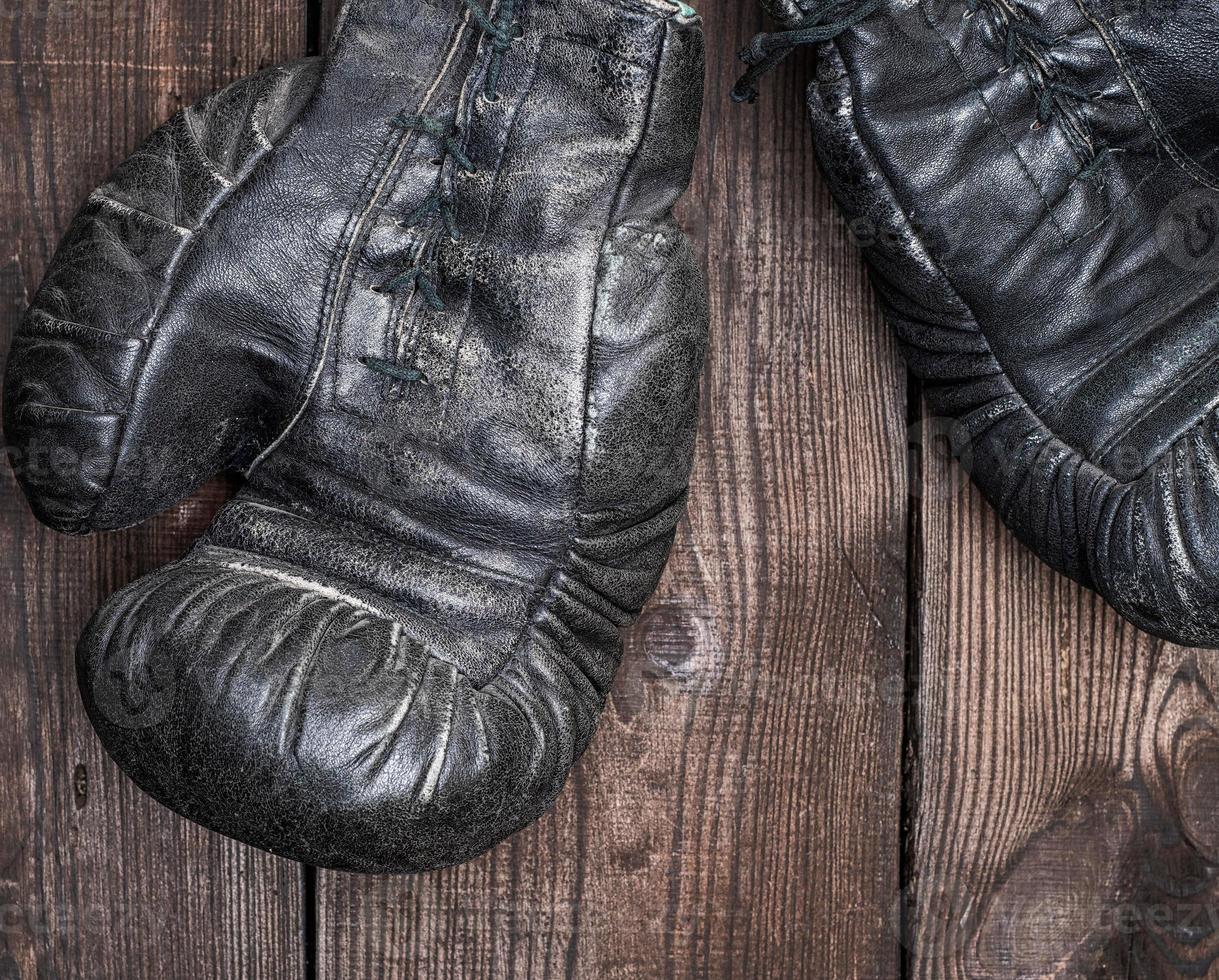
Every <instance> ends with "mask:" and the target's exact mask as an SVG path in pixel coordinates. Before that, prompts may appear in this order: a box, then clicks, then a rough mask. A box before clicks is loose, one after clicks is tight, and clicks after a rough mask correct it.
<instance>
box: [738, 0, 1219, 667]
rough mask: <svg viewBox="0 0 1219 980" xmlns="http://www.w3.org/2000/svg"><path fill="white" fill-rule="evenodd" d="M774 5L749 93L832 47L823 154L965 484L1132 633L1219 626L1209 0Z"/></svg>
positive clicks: (1214, 150)
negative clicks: (773, 70)
mask: <svg viewBox="0 0 1219 980" xmlns="http://www.w3.org/2000/svg"><path fill="white" fill-rule="evenodd" d="M771 11H772V13H773V14H774V15H775V16H776V17H778V18H780V19H781V21H782V22H783V24H784V25H785V29H784V30H783V31H780V32H777V33H774V34H768V35H762V36H760V37H758V38H756V39H754V41H753V43H752V44H750V45H749V47H748V48H746V50H745V51H744V52H743V54H742V57H744V58H745V60H746V61H747V62H749V64H750V69H749V71H748V74H747V75H746V77H745V78H743V79H742V80H741V82H740V83H739V85H738V87H737V90H736V92H735V95H736V97H737V98H738V99H740V100H746V99H750V98H752V97H753V96H754V95H755V94H756V93H755V91H754V86H755V83H756V82H757V80H758V77H759V76H760V75H761V74H762V73H763V72H765V71H766V70H767V69H768V68H770V67H771V66H773V65H774V64H776V63H777V62H778V61H779V60H780V59H781V58H782V57H783V56H784V55H785V54H786V53H788V52H789V51H790V50H791V49H792V48H793V47H794V46H796V45H799V44H806V43H813V44H817V45H820V46H821V50H820V54H819V60H818V67H817V78H816V81H815V82H814V83H813V84H812V85H811V86H810V88H809V91H808V102H809V107H810V109H811V114H812V120H813V127H814V142H815V146H816V150H817V154H818V157H819V159H820V162H821V165H822V169H823V171H824V173H825V176H826V179H827V181H828V183H829V185H830V187H831V189H832V190H833V193H834V195H835V197H836V198H837V200H838V203H839V205H840V206H841V208H842V210H843V211H844V212H845V215H846V216H847V218H848V219H849V220H850V222H851V226H852V228H853V229H854V230H855V231H856V232H857V234H858V235H859V236H860V238H861V239H862V240H863V241H862V244H863V245H864V246H865V249H864V250H865V253H866V255H867V259H868V262H869V264H870V267H871V272H872V278H873V281H874V283H875V285H876V288H877V290H878V292H879V294H880V297H881V300H882V303H883V305H884V307H885V311H886V313H887V316H888V319H889V321H890V322H891V323H892V324H893V326H894V327H895V328H896V330H897V332H898V334H899V335H900V338H901V341H902V343H903V346H904V348H905V352H906V354H907V357H908V359H909V363H910V365H911V367H912V369H913V370H914V372H915V373H916V374H917V375H918V376H919V377H921V378H922V379H923V381H924V383H925V389H924V390H925V392H926V397H927V401H928V403H929V404H930V406H931V407H932V409H933V410H934V411H936V412H937V413H940V414H943V415H945V416H950V417H952V418H954V419H956V420H957V423H958V425H957V430H958V431H957V440H956V441H957V443H958V446H957V448H958V450H959V451H960V452H961V455H962V457H963V458H964V459H965V460H966V461H967V462H968V464H969V467H970V470H971V474H972V476H973V478H974V480H975V481H976V482H977V483H978V484H979V486H980V487H981V488H982V490H983V491H984V492H985V493H986V495H987V497H988V498H989V499H990V500H991V502H992V503H993V504H994V505H995V507H996V508H997V509H998V510H999V512H1000V513H1001V514H1002V516H1003V518H1004V520H1005V521H1006V522H1007V523H1008V524H1009V525H1010V526H1011V528H1012V529H1013V530H1014V531H1015V532H1016V534H1017V535H1018V536H1019V537H1020V538H1021V540H1023V541H1024V542H1026V543H1027V544H1028V545H1029V546H1030V547H1031V548H1032V549H1033V550H1034V551H1036V552H1037V553H1038V554H1039V555H1041V557H1042V558H1044V559H1045V560H1046V561H1047V562H1048V563H1049V564H1051V565H1052V566H1054V567H1055V568H1057V569H1059V570H1061V571H1063V572H1065V573H1067V574H1068V575H1070V576H1071V577H1073V578H1075V579H1076V580H1078V581H1080V582H1082V583H1084V584H1085V585H1088V586H1091V587H1092V588H1095V589H1096V590H1097V591H1099V592H1100V593H1101V594H1102V595H1103V596H1104V597H1105V598H1106V599H1107V600H1108V601H1109V602H1111V603H1112V604H1113V605H1114V606H1115V607H1116V608H1117V609H1118V610H1119V611H1120V612H1121V613H1123V614H1124V615H1125V616H1127V617H1129V618H1130V619H1131V620H1133V621H1134V622H1135V623H1137V624H1138V625H1139V626H1141V627H1143V628H1144V629H1147V630H1149V631H1150V632H1152V633H1156V634H1158V635H1160V636H1163V637H1168V638H1170V639H1173V640H1176V641H1179V642H1182V643H1187V644H1194V645H1203V646H1217V645H1219V431H1217V428H1216V426H1217V415H1216V411H1217V409H1219V356H1217V355H1219V329H1217V328H1219V69H1217V66H1219V8H1217V7H1216V5H1215V3H1214V2H1213V0H1159V2H1148V0H837V2H824V3H817V2H808V0H773V2H772V4H771Z"/></svg>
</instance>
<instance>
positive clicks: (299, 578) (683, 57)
mask: <svg viewBox="0 0 1219 980" xmlns="http://www.w3.org/2000/svg"><path fill="white" fill-rule="evenodd" d="M492 13H493V15H495V14H497V12H496V11H492ZM513 18H514V20H515V21H516V22H517V23H519V25H520V30H519V32H518V33H519V35H520V36H519V37H517V38H516V39H515V40H514V41H513V42H512V44H511V46H510V47H509V48H508V50H507V52H506V53H505V55H504V58H503V63H502V75H501V78H500V81H499V84H498V86H497V88H496V92H495V95H494V97H489V96H488V93H487V91H486V72H487V70H488V66H489V63H490V62H491V60H492V58H493V55H494V52H493V47H492V44H491V39H490V38H489V37H488V36H487V33H486V32H485V31H483V30H481V29H480V28H479V26H478V24H477V22H476V20H475V19H473V18H471V16H470V15H469V14H468V12H467V11H466V8H465V7H464V6H463V5H462V4H461V3H460V2H458V0H355V2H353V3H352V4H350V5H349V6H348V8H347V9H346V10H345V12H344V13H343V15H342V17H341V20H340V23H339V25H338V27H337V29H336V38H335V41H334V43H333V45H332V47H331V50H330V51H329V53H328V55H327V56H326V58H325V59H324V60H313V61H306V62H302V63H299V64H296V65H290V66H286V67H282V68H276V69H272V70H270V71H268V72H263V73H261V74H259V75H257V76H255V77H253V78H251V79H249V80H247V81H244V82H241V83H238V84H237V85H235V86H233V87H231V88H229V89H226V90H225V91H224V92H222V93H220V94H218V95H216V96H214V97H212V98H210V99H208V100H206V101H204V102H203V103H201V104H200V105H199V106H197V107H195V108H193V109H189V110H187V111H186V112H185V113H183V114H181V115H179V116H178V117H176V118H175V119H173V120H172V121H171V122H169V123H168V124H166V126H164V127H162V129H161V130H159V131H158V132H157V133H156V134H154V135H153V137H152V138H151V139H150V140H149V141H148V142H147V143H146V144H145V145H144V147H143V148H142V149H141V150H140V151H139V152H138V153H136V154H135V155H134V156H133V157H132V158H131V159H130V160H129V161H127V163H125V164H124V165H123V166H121V167H120V168H119V169H118V171H117V172H116V173H115V175H114V176H113V177H112V178H111V179H110V181H108V182H107V183H106V184H105V185H103V187H102V188H100V189H99V191H98V192H97V193H95V194H94V195H93V196H91V197H90V199H89V201H88V202H87V203H86V204H85V206H84V207H83V209H82V210H81V212H80V214H79V216H78V217H77V218H76V220H75V221H74V223H73V225H72V227H71V230H70V231H69V232H68V235H67V238H66V239H65V241H64V243H63V245H62V247H61V249H60V251H59V253H58V255H57V257H56V259H55V261H54V263H53V265H52V267H51V270H50V272H49V273H48V275H47V279H46V282H45V283H44V285H43V287H42V288H41V289H40V290H39V292H38V294H37V295H36V297H35V299H34V302H33V305H32V307H31V310H30V312H29V314H28V316H27V318H26V319H25V321H24V323H23V325H22V327H21V330H20V332H19V334H18V337H17V339H16V340H15V342H14V347H13V352H12V355H11V358H10V363H9V368H8V375H7V383H6V392H5V425H6V429H7V434H8V438H9V441H10V443H12V444H15V445H16V446H17V447H18V448H19V449H20V450H21V451H22V452H21V454H20V455H19V459H25V460H26V461H27V463H28V460H29V459H31V458H33V457H34V456H38V455H39V453H38V452H37V450H38V448H39V447H42V448H43V450H44V452H43V453H42V454H41V455H42V457H43V458H46V457H56V458H58V459H59V460H60V465H42V466H34V465H19V466H18V472H19V476H20V478H21V480H22V482H23V486H24V488H25V490H26V492H27V494H28V495H29V498H30V501H31V504H32V506H33V507H34V508H35V510H36V512H37V513H38V515H39V516H40V517H41V518H42V519H43V520H44V521H46V522H47V523H49V524H51V525H52V526H55V527H58V528H60V529H62V530H65V531H74V532H87V531H94V530H99V529H104V528H114V527H121V526H124V525H127V524H131V523H133V522H135V521H139V520H142V519H144V518H145V517H147V516H148V515H150V514H153V513H156V512H157V511H159V510H161V509H163V508H165V507H166V506H169V505H170V504H172V503H173V502H174V501H176V500H178V499H180V498H182V497H183V496H184V495H186V494H188V493H190V492H191V491H193V490H194V489H195V488H197V487H198V486H199V485H200V483H201V482H202V481H204V480H205V479H207V478H208V477H210V476H211V475H212V474H214V473H215V472H217V471H218V470H221V469H225V468H229V469H239V470H242V471H244V472H246V474H247V480H246V482H245V484H244V486H243V488H242V489H241V491H240V492H239V494H238V495H237V497H236V498H235V499H234V500H233V501H232V502H230V503H229V504H228V505H226V506H225V507H224V508H223V510H222V511H221V512H220V513H219V514H218V515H217V517H216V519H215V521H214V523H213V525H212V526H211V528H210V530H209V531H208V532H207V533H206V535H205V536H204V538H203V539H202V540H201V541H200V542H199V543H198V545H197V546H196V547H195V548H194V549H193V550H192V551H191V552H190V553H189V554H188V555H187V556H186V557H185V558H184V559H182V560H181V561H179V562H176V563H174V564H172V565H170V566H168V567H165V568H162V569H160V570H158V571H156V572H154V573H153V574H151V575H148V576H147V577H145V578H143V579H141V580H139V581H137V582H135V583H133V584H132V585H130V586H128V587H127V588H125V589H123V590H122V591H120V592H119V593H117V594H116V595H115V596H114V597H113V598H111V599H110V600H109V601H108V602H107V603H106V605H105V606H104V607H103V608H102V609H101V610H100V611H99V612H98V613H97V615H96V616H95V617H94V619H93V621H92V622H91V624H90V625H89V627H88V629H87V631H86V633H85V635H84V637H83V638H82V639H81V642H80V646H79V651H78V667H79V679H80V685H81V690H82V693H83V695H84V699H85V704H86V707H87V708H88V711H89V714H90V717H91V719H92V721H93V724H94V726H95V728H96V729H97V731H98V734H99V735H100V736H101V738H102V741H103V742H104V744H105V746H106V748H107V750H108V751H109V752H110V753H111V755H112V756H113V757H114V758H115V759H116V760H117V761H118V762H119V764H120V765H121V766H122V767H123V768H124V769H125V770H126V771H127V772H128V773H129V774H130V775H131V776H132V777H133V778H134V779H135V780H136V781H137V782H138V783H139V784H140V785H141V786H142V787H144V789H146V790H147V791H148V792H149V793H151V794H152V795H153V796H155V797H156V798H157V799H159V800H161V801H162V802H163V803H165V804H167V805H168V806H170V807H173V808H174V809H175V810H177V811H178V812H180V813H182V814H184V815H186V816H188V817H190V818H192V819H194V820H197V821H199V822H200V823H203V824H205V825H206V826H208V827H211V828H213V829H215V830H218V831H221V832H223V833H225V834H228V835H231V836H232V837H235V838H237V839H239V840H242V841H246V842H249V843H251V844H255V845H257V846H259V847H263V848H266V849H268V850H271V851H274V852H276V853H279V854H283V855H287V856H290V857H294V858H297V859H300V860H303V861H308V862H310V863H313V864H318V865H324V866H328V867H335V868H344V869H350V870H357V871H419V870H424V869H428V868H435V867H439V866H442V865H446V864H451V863H454V862H458V861H461V860H464V859H467V858H469V857H471V856H473V855H475V854H478V853H479V852H481V851H483V850H485V849H487V848H488V847H490V846H492V845H494V844H495V843H496V842H498V841H499V840H501V839H502V838H504V837H505V836H507V835H508V834H510V833H512V832H513V831H515V830H517V829H518V828H520V827H522V826H523V825H524V824H526V823H527V822H529V821H530V820H532V819H534V818H536V817H537V816H538V815H539V814H540V813H542V812H543V811H544V810H545V809H546V808H547V807H548V806H549V805H550V804H551V802H552V801H553V800H554V799H555V797H556V795H557V794H558V792H559V790H560V788H561V787H562V785H563V782H564V780H565V778H566V774H567V772H568V770H569V769H570V767H571V766H572V764H573V762H574V761H575V759H576V758H577V757H578V756H579V755H580V753H581V752H582V751H583V750H584V748H585V746H586V745H587V744H588V741H589V739H590V737H591V736H592V733H593V729H594V727H595V723H596V719H597V716H598V713H599V711H600V709H601V707H602V705H603V703H604V701H605V698H606V695H607V692H608V690H609V687H610V683H611V680H612V678H613V676H614V671H615V668H616V666H617V663H618V659H619V656H620V638H619V631H620V630H621V628H622V627H623V626H625V625H627V624H628V623H629V622H631V620H632V619H633V618H634V617H635V616H636V615H637V613H638V612H639V610H640V609H641V607H642V606H643V604H644V602H645V601H646V600H647V598H648V596H649V595H650V593H651V592H652V590H653V589H654V587H655V585H656V583H657V580H658V578H659V575H660V573H661V570H662V567H663V565H664V563H665V559H666V556H667V553H668V550H669V547H670V544H671V542H672V539H673V534H674V529H675V525H676V523H677V521H678V519H679V516H680V514H681V513H682V511H683V508H684V505H685V497H686V492H687V482H688V478H689V472H690V467H691V460H692V452H693V442H694V434H695V423H696V415H697V402H698V381H699V376H700V372H701V363H702V357H703V350H704V345H705V337H706V321H707V312H706V296H705V286H704V284H703V282H702V278H701V272H700V270H699V266H698V264H697V262H696V260H695V256H694V254H693V250H692V247H691V245H690V243H689V241H688V240H687V238H686V236H685V235H684V234H683V233H682V231H681V230H680V229H679V228H678V227H677V225H676V224H675V223H674V220H673V217H672V212H671V208H672V206H673V204H674V203H675V200H676V199H677V197H678V196H679V195H680V193H681V192H682V191H683V190H684V189H685V187H686V185H687V183H688V181H689V178H690V172H691V168H692V158H693V151H694V145H695V140H696V136H697V131H698V122H699V115H700V111H701V98H702V69H703V56H702V35H701V25H700V22H699V21H698V19H697V18H696V17H694V16H693V15H690V14H689V13H688V12H686V11H685V10H684V9H683V8H679V7H677V6H676V5H672V4H669V3H667V2H663V0H565V2H563V3H555V2H544V0H517V2H516V3H515V9H514V11H513ZM399 113H407V114H414V113H421V114H427V115H429V116H431V117H434V118H438V119H445V120H449V119H451V120H454V121H455V122H456V123H457V125H458V126H459V127H460V140H461V147H462V151H463V152H464V154H465V155H466V156H468V157H469V160H470V162H471V163H472V165H473V169H472V172H470V173H466V172H464V171H462V170H460V168H458V167H457V164H456V162H455V158H454V157H453V156H452V155H446V154H445V153H444V152H443V151H442V149H441V148H440V141H439V140H438V139H436V138H435V137H433V136H430V135H427V134H426V133H420V132H417V131H414V130H410V129H407V128H404V127H402V126H400V125H396V124H395V123H394V117H395V116H397V115H398V114H399ZM437 158H439V159H440V160H441V161H442V165H441V166H440V167H437V165H436V163H435V162H434V160H435V159H437ZM450 179H451V181H452V183H451V185H446V186H451V187H452V188H453V190H454V200H455V202H456V205H455V206H456V220H457V225H458V226H459V228H460V230H461V237H460V238H459V239H457V240H454V239H452V238H450V237H449V235H448V232H447V230H446V229H445V226H444V224H443V223H442V222H441V221H440V218H439V217H438V216H437V215H432V216H430V217H426V218H424V217H420V218H418V219H417V220H416V221H414V222H411V221H407V222H406V223H407V225H408V226H409V227H402V226H401V225H400V224H399V222H401V221H403V219H404V216H410V215H412V213H413V212H416V211H417V210H418V208H419V205H420V204H421V202H423V201H424V200H425V199H426V198H427V196H428V195H429V194H431V193H432V192H433V190H434V189H435V188H436V187H437V185H438V181H447V180H450ZM436 236H440V237H439V239H438V241H439V245H438V252H437V270H436V280H437V288H438V290H439V293H440V298H441V299H442V300H443V305H444V309H443V310H438V309H434V308H433V307H432V305H430V304H429V303H427V302H425V301H424V297H422V296H421V295H420V292H419V290H405V291H402V290H400V291H398V292H396V293H395V292H391V291H385V290H382V289H378V288H374V287H379V286H381V285H382V284H384V283H385V282H386V281H387V280H390V279H391V278H392V277H394V276H395V274H396V273H398V272H399V271H400V270H401V269H402V268H403V267H404V266H405V265H408V264H409V263H410V262H411V261H412V259H413V257H414V256H415V255H416V254H417V253H418V251H419V250H420V249H421V248H423V247H424V246H425V245H426V244H427V243H428V242H429V241H432V240H436ZM378 358H379V359H382V360H385V361H393V362H394V363H397V364H401V365H408V364H409V365H410V366H411V368H412V369H413V370H417V371H418V372H419V374H420V376H419V377H418V379H417V380H401V379H396V378H393V377H389V376H386V374H384V373H383V372H381V373H379V372H378V371H375V370H373V369H372V368H370V366H369V364H368V363H367V362H368V361H369V359H378ZM65 460H66V461H68V465H65V464H64V461H65Z"/></svg>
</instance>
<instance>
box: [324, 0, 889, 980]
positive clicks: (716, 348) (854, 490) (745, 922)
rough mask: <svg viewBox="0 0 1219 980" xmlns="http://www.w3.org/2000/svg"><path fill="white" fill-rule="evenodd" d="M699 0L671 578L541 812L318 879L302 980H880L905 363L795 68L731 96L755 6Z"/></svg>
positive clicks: (802, 71)
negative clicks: (702, 26)
mask: <svg viewBox="0 0 1219 980" xmlns="http://www.w3.org/2000/svg"><path fill="white" fill-rule="evenodd" d="M700 10H701V12H702V14H703V16H704V18H705V20H706V28H707V37H708V42H709V55H710V57H709V65H708V72H707V76H708V82H709V88H708V92H707V109H706V116H705V126H704V132H703V142H702V151H701V155H700V157H699V160H698V164H697V168H696V179H695V186H694V188H693V190H692V191H691V194H690V196H689V198H688V199H687V201H686V202H685V205H684V207H683V209H682V218H683V220H684V222H685V224H686V226H687V227H688V228H689V229H690V230H691V232H692V233H693V235H694V236H695V238H696V239H697V240H698V242H699V243H700V247H701V248H702V251H703V255H704V257H705V263H706V267H707V271H708V274H709V279H710V283H711V292H712V335H713V336H712V348H711V353H710V358H709V362H708V365H707V373H706V380H705V388H704V395H705V401H704V409H703V421H702V429H701V436H700V438H701V443H700V451H699V455H698V463H697V470H696V473H695V477H694V485H693V494H692V500H691V505H690V515H689V519H688V521H687V522H686V524H685V525H683V527H682V530H681V535H680V538H679V541H678V544H677V547H676V550H675V553H674V557H673V560H672V563H671V566H670V568H669V571H668V574H667V577H666V579H665V582H664V585H663V586H662V588H661V591H660V594H659V595H658V596H657V597H656V599H655V600H654V601H653V602H652V603H651V605H650V606H649V607H648V610H647V611H646V612H645V614H644V616H643V618H642V620H641V622H640V623H639V625H638V627H637V628H636V629H635V630H634V631H633V632H632V634H631V636H630V639H629V642H628V644H627V652H626V657H625V662H624V664H623V667H622V671H621V673H620V675H619V677H618V680H617V683H616V685H615V687H614V690H613V694H612V697H611V700H610V704H609V705H608V707H607V709H606V713H605V715H604V716H603V720H602V724H601V729H600V731H599V733H598V735H597V738H596V739H595V740H594V743H593V746H592V748H591V750H590V751H589V753H588V754H587V756H586V757H585V758H584V759H583V760H582V761H581V762H580V763H579V764H578V765H577V767H576V769H575V772H574V774H573V776H572V779H571V781H570V783H569V785H568V788H567V789H566V790H565V792H564V793H563V795H562V796H561V797H560V799H559V801H558V804H557V806H556V808H555V809H554V811H553V812H552V813H551V814H550V815H548V816H547V817H545V818H544V819H543V820H541V821H540V822H539V823H538V824H536V825H535V826H533V827H530V828H528V829H526V830H525V831H523V832H521V833H520V834H518V835H517V836H516V837H514V838H513V839H512V840H510V841H509V842H507V843H505V844H503V845H501V846H500V847H498V848H496V849H495V850H494V851H493V852H492V853H491V854H489V855H487V856H485V857H484V858H482V859H480V860H477V861H474V862H472V863H470V864H468V865H466V866H464V867H460V868H457V869H453V870H450V871H445V872H441V873H436V874H430V875H422V876H418V877H414V878H405V879H403V878H398V879H392V878H377V879H368V878H358V877H353V876H346V875H337V874H329V873H320V874H319V881H318V899H319V913H318V930H317V932H318V939H319V948H318V972H319V976H320V977H323V978H332V980H339V978H347V977H364V976H376V977H386V978H407V977H412V978H413V977H421V978H422V977H428V978H441V977H443V978H458V977H461V978H473V977H531V978H541V977H554V976H565V977H590V978H591V977H598V978H631V980H635V978H659V977H783V978H794V977H810V978H816V980H826V978H850V977H886V978H887V977H893V976H896V974H897V970H898V966H899V956H898V953H899V949H898V942H897V935H898V934H897V932H896V930H894V929H893V928H892V926H891V917H892V912H893V910H894V909H895V908H896V907H897V895H898V862H899V854H900V836H899V835H900V780H901V765H900V743H901V731H902V724H901V716H902V678H903V646H904V632H905V587H906V573H905V552H906V489H905V487H906V473H905V469H906V460H905V452H906V422H905V417H906V402H905V393H904V372H903V371H902V369H901V367H900V366H899V364H898V361H897V358H896V355H895V353H894V349H893V346H892V344H891V342H890V340H889V338H888V334H887V333H886V332H885V331H884V329H883V328H882V327H881V325H880V324H879V321H878V318H877V315H876V312H875V309H874V307H873V305H872V301H871V299H870V297H869V294H868V291H867V289H866V287H865V284H864V282H863V276H862V271H861V267H860V262H859V259H858V257H857V255H856V254H855V252H854V250H853V249H852V247H851V245H850V243H849V242H848V241H847V237H846V235H845V234H844V233H843V231H842V229H841V228H840V227H839V225H838V223H837V222H836V220H835V219H834V218H833V212H832V211H831V208H830V203H829V200H828V196H827V194H826V192H825V190H824V188H823V187H822V186H821V184H820V183H819V181H818V179H817V177H816V175H815V166H814V163H813V160H812V155H811V153H810V145H809V137H808V130H807V126H806V124H805V120H804V112H803V105H802V100H801V98H800V86H799V83H798V81H797V77H798V76H800V75H803V76H807V74H808V70H809V63H808V61H807V60H803V61H798V62H793V64H791V65H789V66H788V67H787V68H786V69H785V70H784V71H783V72H782V73H780V74H779V75H778V77H777V78H776V79H775V81H774V83H773V85H771V86H768V94H767V98H766V99H765V100H764V102H762V103H760V104H759V105H758V106H757V107H756V108H744V107H738V106H734V105H732V104H731V103H730V102H729V100H728V89H729V87H730V85H731V82H732V81H733V79H734V77H735V75H736V74H737V63H736V61H735V57H734V55H735V51H736V50H737V48H738V47H739V46H740V45H741V43H742V42H743V41H744V40H745V39H747V38H748V37H750V36H752V35H753V34H754V33H756V32H757V31H758V30H760V29H761V27H762V24H763V21H762V18H761V16H760V14H758V13H756V12H755V10H754V8H753V7H752V5H749V4H742V3H740V2H737V0H709V2H705V3H703V4H701V5H700Z"/></svg>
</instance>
